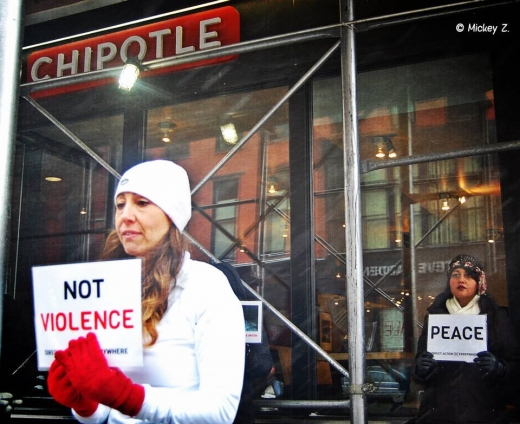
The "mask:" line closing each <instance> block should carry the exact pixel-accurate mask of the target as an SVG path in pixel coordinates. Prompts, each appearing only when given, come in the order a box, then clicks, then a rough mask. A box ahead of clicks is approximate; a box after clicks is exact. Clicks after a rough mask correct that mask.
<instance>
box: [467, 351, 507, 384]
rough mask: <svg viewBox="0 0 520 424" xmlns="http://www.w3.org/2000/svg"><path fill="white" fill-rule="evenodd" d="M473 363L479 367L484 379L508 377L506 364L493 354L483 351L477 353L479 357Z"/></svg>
mask: <svg viewBox="0 0 520 424" xmlns="http://www.w3.org/2000/svg"><path fill="white" fill-rule="evenodd" d="M473 362H475V363H476V364H477V365H478V369H479V370H480V372H481V373H482V378H486V377H497V378H500V377H503V376H504V375H506V364H505V363H504V362H503V361H501V360H500V359H498V358H497V357H496V356H495V355H493V354H492V353H491V352H487V351H483V352H479V353H477V357H476V358H475V359H473Z"/></svg>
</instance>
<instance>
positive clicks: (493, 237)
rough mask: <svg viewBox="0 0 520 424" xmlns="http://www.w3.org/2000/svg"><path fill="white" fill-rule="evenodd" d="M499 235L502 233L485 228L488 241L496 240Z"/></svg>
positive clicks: (491, 242)
mask: <svg viewBox="0 0 520 424" xmlns="http://www.w3.org/2000/svg"><path fill="white" fill-rule="evenodd" d="M501 235H502V234H501V232H500V231H499V230H495V229H488V230H487V236H488V243H490V244H493V243H494V242H495V241H497V240H498V239H499V238H500V236H501Z"/></svg>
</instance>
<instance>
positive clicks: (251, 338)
mask: <svg viewBox="0 0 520 424" xmlns="http://www.w3.org/2000/svg"><path fill="white" fill-rule="evenodd" d="M240 303H241V304H242V310H243V311H244V322H245V325H246V343H262V302H261V301H259V300H242V301H241V302H240Z"/></svg>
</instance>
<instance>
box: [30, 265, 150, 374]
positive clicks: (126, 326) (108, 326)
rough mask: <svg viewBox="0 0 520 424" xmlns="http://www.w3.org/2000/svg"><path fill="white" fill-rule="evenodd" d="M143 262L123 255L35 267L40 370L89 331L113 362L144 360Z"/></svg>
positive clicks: (132, 363)
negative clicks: (93, 334)
mask: <svg viewBox="0 0 520 424" xmlns="http://www.w3.org/2000/svg"><path fill="white" fill-rule="evenodd" d="M141 265H142V264H141V259H122V260H115V261H99V262H86V263H76V264H64V265H48V266H35V267H33V268H32V278H33V295H34V324H35V332H36V346H37V351H38V354H37V358H38V369H39V370H42V371H43V370H48V369H49V367H50V365H51V364H52V362H53V360H54V353H55V351H56V350H63V349H66V348H67V347H68V343H69V341H70V340H72V339H77V338H78V337H82V336H86V335H87V334H88V333H89V332H93V333H95V334H96V336H97V338H98V341H99V344H100V346H101V349H102V350H103V352H104V354H105V357H106V358H107V361H108V364H109V365H110V366H115V367H119V368H125V367H135V366H142V365H143V341H142V323H141Z"/></svg>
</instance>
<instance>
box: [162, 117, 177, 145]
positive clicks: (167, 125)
mask: <svg viewBox="0 0 520 424" xmlns="http://www.w3.org/2000/svg"><path fill="white" fill-rule="evenodd" d="M176 126H177V125H175V124H174V123H173V122H170V121H165V122H159V128H160V129H161V131H162V133H163V135H162V137H161V140H162V141H164V142H165V143H169V142H170V141H172V139H171V137H170V133H171V132H172V131H173V129H174V128H175V127H176Z"/></svg>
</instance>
